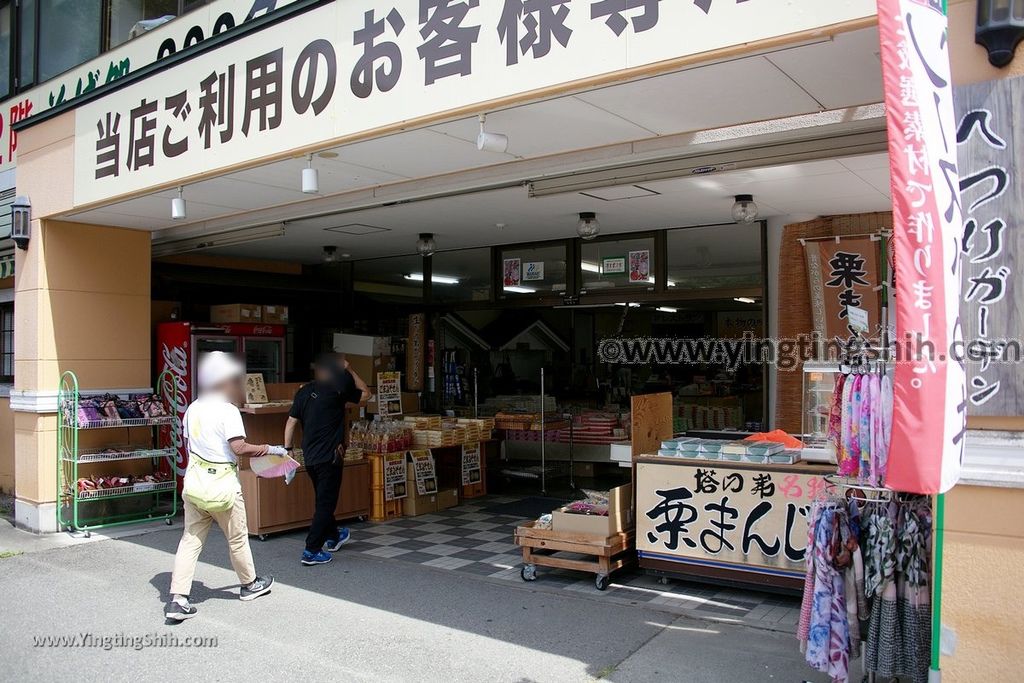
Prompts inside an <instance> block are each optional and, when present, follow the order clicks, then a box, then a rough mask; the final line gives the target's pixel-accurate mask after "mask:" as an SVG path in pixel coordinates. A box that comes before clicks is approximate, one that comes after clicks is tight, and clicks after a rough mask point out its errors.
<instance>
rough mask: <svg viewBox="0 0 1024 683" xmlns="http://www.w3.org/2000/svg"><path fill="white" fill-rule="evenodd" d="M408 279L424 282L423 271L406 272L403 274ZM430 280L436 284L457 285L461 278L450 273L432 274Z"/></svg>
mask: <svg viewBox="0 0 1024 683" xmlns="http://www.w3.org/2000/svg"><path fill="white" fill-rule="evenodd" d="M402 277H404V278H405V279H406V280H414V281H416V282H423V273H406V274H405V275H403V276H402ZM430 281H431V282H432V283H433V284H435V285H457V284H459V278H457V277H452V276H450V275H436V274H431V276H430Z"/></svg>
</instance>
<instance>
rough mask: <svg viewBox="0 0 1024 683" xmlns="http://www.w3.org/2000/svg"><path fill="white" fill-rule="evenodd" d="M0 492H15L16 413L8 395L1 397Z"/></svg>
mask: <svg viewBox="0 0 1024 683" xmlns="http://www.w3.org/2000/svg"><path fill="white" fill-rule="evenodd" d="M0 492H3V493H14V413H12V412H11V399H9V398H6V397H0Z"/></svg>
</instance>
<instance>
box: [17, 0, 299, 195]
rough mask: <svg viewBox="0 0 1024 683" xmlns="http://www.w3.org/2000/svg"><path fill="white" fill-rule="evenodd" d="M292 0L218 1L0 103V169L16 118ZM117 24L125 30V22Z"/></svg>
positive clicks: (121, 36) (67, 99)
mask: <svg viewBox="0 0 1024 683" xmlns="http://www.w3.org/2000/svg"><path fill="white" fill-rule="evenodd" d="M294 2H295V0H216V2H211V3H209V4H206V5H203V6H201V7H198V8H196V9H194V10H190V11H189V12H188V14H186V15H184V16H182V17H180V18H178V19H177V20H174V21H171V22H169V23H167V24H162V25H160V26H158V27H156V28H154V29H151V30H149V31H147V32H145V33H143V34H142V35H140V36H138V37H137V38H133V39H131V40H128V41H127V42H125V43H122V44H121V45H118V46H117V47H116V48H114V49H112V50H110V51H109V52H106V53H104V54H102V55H100V56H99V57H96V58H95V59H91V60H89V61H88V62H86V63H85V64H81V65H79V66H76V67H74V68H72V69H70V70H68V71H66V72H64V73H62V74H60V75H59V76H57V77H56V78H52V79H50V80H48V81H46V82H45V83H42V84H40V85H38V86H37V87H35V88H31V89H29V90H26V91H23V92H21V93H19V94H17V95H16V96H14V97H12V98H10V99H8V100H6V101H4V102H3V103H0V171H3V170H7V169H12V168H14V165H15V163H16V161H17V149H18V135H17V133H15V132H14V131H13V130H12V129H11V128H12V126H14V124H16V123H18V122H19V121H22V120H24V119H27V118H29V117H31V116H34V115H36V114H40V113H42V112H44V111H46V110H47V109H50V108H51V107H57V106H60V105H62V104H65V103H67V102H70V101H71V100H73V99H75V98H76V97H80V96H82V95H85V94H86V93H89V92H92V91H93V90H96V89H98V88H103V87H105V86H107V85H109V84H111V83H113V82H115V81H118V80H120V79H122V78H124V77H125V76H127V75H129V74H131V73H133V72H135V71H138V70H139V69H141V68H142V67H144V66H148V65H149V64H152V63H153V62H156V61H159V60H161V59H164V58H165V57H169V56H170V55H173V54H175V53H176V52H178V51H180V50H183V49H185V48H187V47H191V46H193V45H196V44H197V43H201V42H203V41H204V40H206V39H208V38H211V37H213V36H215V35H218V34H220V33H223V32H224V31H229V30H231V29H233V28H235V27H236V26H240V25H242V24H244V23H245V22H247V21H252V20H253V19H258V18H260V17H263V16H265V15H267V14H268V13H270V12H273V11H275V10H279V9H282V8H283V7H285V6H286V5H290V4H292V3H294ZM119 29H120V30H121V31H125V30H126V28H125V27H123V26H122V27H119ZM127 38H128V35H126V34H124V33H122V34H119V35H112V36H111V39H117V40H125V39H127ZM0 189H2V188H0Z"/></svg>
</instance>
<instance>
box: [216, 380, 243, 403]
mask: <svg viewBox="0 0 1024 683" xmlns="http://www.w3.org/2000/svg"><path fill="white" fill-rule="evenodd" d="M214 391H216V392H217V393H220V394H223V395H224V396H225V398H227V400H228V401H230V402H231V403H237V404H239V405H241V404H242V403H244V402H245V378H244V377H236V378H234V379H229V380H226V381H224V382H222V383H221V384H219V385H218V386H217V388H216V389H214Z"/></svg>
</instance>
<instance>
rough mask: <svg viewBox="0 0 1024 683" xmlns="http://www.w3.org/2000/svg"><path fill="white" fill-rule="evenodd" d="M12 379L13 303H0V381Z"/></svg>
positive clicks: (8, 381) (9, 381)
mask: <svg viewBox="0 0 1024 683" xmlns="http://www.w3.org/2000/svg"><path fill="white" fill-rule="evenodd" d="M13 381H14V304H2V305H0V382H5V383H11V382H13Z"/></svg>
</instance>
